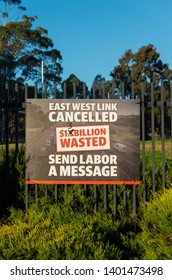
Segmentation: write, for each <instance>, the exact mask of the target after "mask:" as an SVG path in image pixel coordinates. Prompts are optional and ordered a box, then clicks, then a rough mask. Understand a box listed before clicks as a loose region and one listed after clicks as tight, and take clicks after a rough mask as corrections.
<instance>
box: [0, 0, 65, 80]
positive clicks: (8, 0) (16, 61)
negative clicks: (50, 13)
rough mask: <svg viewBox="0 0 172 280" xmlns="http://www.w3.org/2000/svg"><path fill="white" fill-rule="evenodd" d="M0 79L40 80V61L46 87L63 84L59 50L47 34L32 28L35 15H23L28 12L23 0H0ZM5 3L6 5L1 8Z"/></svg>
mask: <svg viewBox="0 0 172 280" xmlns="http://www.w3.org/2000/svg"><path fill="white" fill-rule="evenodd" d="M0 2H3V3H1V6H3V7H2V8H1V10H0V21H1V25H0V80H1V81H5V80H11V79H17V80H19V81H20V82H27V81H28V80H32V81H33V82H40V81H41V61H44V80H45V82H47V84H51V83H52V82H57V83H58V82H60V81H61V77H60V75H61V73H62V67H61V60H62V56H61V54H60V51H58V50H57V49H55V48H54V44H53V41H52V40H51V39H50V38H49V37H48V31H47V30H46V29H44V28H42V27H37V28H36V29H34V28H33V23H34V22H35V20H36V19H37V17H36V16H27V15H21V14H22V13H23V12H24V11H25V10H26V9H25V8H24V7H22V6H20V4H21V2H22V1H21V0H1V1H0ZM2 4H3V5H2Z"/></svg>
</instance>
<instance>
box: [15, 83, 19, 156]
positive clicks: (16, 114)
mask: <svg viewBox="0 0 172 280" xmlns="http://www.w3.org/2000/svg"><path fill="white" fill-rule="evenodd" d="M18 95H19V92H18V84H17V83H16V84H15V128H16V131H15V135H16V137H15V138H16V143H15V151H16V154H17V153H18V144H19V140H18V139H19V138H18V136H19V119H18V113H19V108H18Z"/></svg>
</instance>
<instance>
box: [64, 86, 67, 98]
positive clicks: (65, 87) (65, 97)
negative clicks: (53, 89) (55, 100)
mask: <svg viewBox="0 0 172 280" xmlns="http://www.w3.org/2000/svg"><path fill="white" fill-rule="evenodd" d="M63 98H64V99H66V98H67V96H66V83H63Z"/></svg>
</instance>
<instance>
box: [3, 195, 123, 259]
mask: <svg viewBox="0 0 172 280" xmlns="http://www.w3.org/2000/svg"><path fill="white" fill-rule="evenodd" d="M42 201H43V200H41V203H37V204H36V203H35V204H33V205H32V206H31V207H30V208H29V210H28V212H24V211H21V210H15V209H12V210H11V215H10V217H9V219H8V221H7V222H6V223H5V224H1V227H0V236H1V239H0V259H7V260H9V259H18V260H19V259H46V260H47V259H56V260H59V259H61V260H71V259H72V260H76V259H81V260H82V259H85V260H90V259H93V260H94V259H96V260H99V259H120V258H121V255H122V252H121V251H120V249H119V248H118V246H117V241H118V236H119V232H118V228H119V222H115V221H114V219H113V217H112V216H111V215H108V214H101V213H96V214H95V215H89V214H85V213H84V212H83V213H81V212H80V213H78V212H74V211H72V210H71V209H69V208H67V207H66V206H65V204H64V205H63V206H61V207H59V206H58V205H56V204H54V205H50V204H49V203H47V201H46V200H45V202H42Z"/></svg>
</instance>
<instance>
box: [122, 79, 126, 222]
mask: <svg viewBox="0 0 172 280" xmlns="http://www.w3.org/2000/svg"><path fill="white" fill-rule="evenodd" d="M122 99H125V84H124V83H122ZM123 206H124V217H125V216H126V210H127V196H126V185H125V189H124V190H123Z"/></svg>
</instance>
